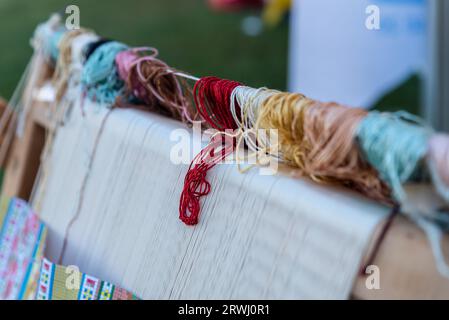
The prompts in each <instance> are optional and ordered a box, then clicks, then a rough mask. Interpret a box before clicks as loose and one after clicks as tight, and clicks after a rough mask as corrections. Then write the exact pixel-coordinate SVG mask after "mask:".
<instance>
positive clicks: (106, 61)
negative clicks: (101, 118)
mask: <svg viewBox="0 0 449 320" xmlns="http://www.w3.org/2000/svg"><path fill="white" fill-rule="evenodd" d="M127 49H128V47H127V46H126V45H124V44H123V43H120V42H115V41H113V42H108V43H105V44H103V45H101V46H100V47H98V48H97V49H96V50H95V51H94V52H93V53H92V55H91V56H90V57H89V59H88V60H87V61H86V64H85V65H84V70H83V73H82V75H81V83H82V85H83V87H84V90H85V92H86V94H87V96H88V97H89V98H91V99H92V100H94V101H97V102H99V103H106V104H108V105H112V104H113V103H114V102H115V101H116V99H117V97H119V96H122V95H123V94H124V89H125V87H124V85H125V84H124V82H123V80H122V79H120V77H119V75H118V72H117V67H116V64H115V58H116V56H117V54H118V53H119V52H121V51H125V50H127Z"/></svg>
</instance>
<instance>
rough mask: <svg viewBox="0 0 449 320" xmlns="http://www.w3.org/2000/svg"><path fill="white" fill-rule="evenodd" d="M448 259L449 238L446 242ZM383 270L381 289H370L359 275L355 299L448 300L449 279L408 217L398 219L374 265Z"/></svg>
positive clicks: (354, 291)
mask: <svg viewBox="0 0 449 320" xmlns="http://www.w3.org/2000/svg"><path fill="white" fill-rule="evenodd" d="M443 250H444V252H445V256H446V257H449V235H447V234H446V236H445V238H444V241H443ZM372 264H373V265H376V266H378V267H379V269H380V289H379V290H376V289H372V290H369V289H367V286H366V285H365V282H366V279H367V277H368V276H367V275H360V276H359V277H358V278H357V280H356V283H355V286H354V289H353V297H354V298H356V299H369V300H371V299H449V279H447V278H445V277H443V276H442V275H441V274H440V273H439V272H438V270H437V269H436V266H435V259H434V256H433V254H432V251H431V248H430V245H429V242H428V240H427V237H426V235H425V234H424V233H423V232H422V231H421V230H420V229H418V227H416V225H414V224H413V223H412V222H410V221H409V220H407V219H406V218H404V217H402V216H399V217H397V218H395V220H394V221H393V224H392V225H391V227H390V229H389V231H388V232H387V234H386V236H385V238H384V240H383V241H382V243H381V246H380V249H379V251H378V253H377V255H376V257H375V259H374V261H373V263H372Z"/></svg>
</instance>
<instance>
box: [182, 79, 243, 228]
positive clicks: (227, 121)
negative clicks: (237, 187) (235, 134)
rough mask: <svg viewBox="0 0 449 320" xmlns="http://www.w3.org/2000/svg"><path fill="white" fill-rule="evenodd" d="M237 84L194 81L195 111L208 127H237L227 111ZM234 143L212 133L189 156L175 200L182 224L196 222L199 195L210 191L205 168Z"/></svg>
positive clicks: (210, 80) (207, 168)
mask: <svg viewBox="0 0 449 320" xmlns="http://www.w3.org/2000/svg"><path fill="white" fill-rule="evenodd" d="M240 85H241V84H240V83H239V82H236V81H230V80H223V79H219V78H216V77H205V78H201V79H200V80H199V81H198V82H197V83H196V84H195V87H194V89H193V90H194V98H195V104H196V106H197V108H198V113H199V114H200V115H201V116H202V117H203V119H204V120H205V121H206V122H207V123H208V124H209V125H210V126H211V127H213V128H215V129H217V130H219V131H225V130H226V129H237V124H236V123H235V121H234V119H233V117H232V113H231V111H230V105H231V101H230V99H231V94H232V91H233V90H234V89H235V88H236V87H237V86H240ZM237 108H239V106H237ZM229 140H231V141H229ZM234 146H235V139H234V138H231V139H226V136H225V135H222V134H219V135H215V136H213V138H212V139H211V141H210V143H209V144H208V145H207V147H206V148H204V149H203V150H202V151H201V152H200V153H199V154H198V155H197V156H196V157H195V159H193V161H192V163H191V164H190V167H189V170H188V172H187V174H186V177H185V179H184V188H183V190H182V193H181V200H180V204H179V218H180V219H181V220H182V221H183V222H184V223H185V224H187V225H196V224H197V223H198V217H199V213H200V199H201V197H204V196H207V195H208V194H209V193H210V191H211V185H210V183H209V181H207V179H206V178H207V172H208V171H209V170H210V169H211V168H213V167H214V166H215V165H217V164H218V163H220V162H222V161H223V160H224V159H225V158H226V157H227V156H228V155H230V154H231V153H232V152H233V151H234Z"/></svg>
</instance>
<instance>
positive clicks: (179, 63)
mask: <svg viewBox="0 0 449 320" xmlns="http://www.w3.org/2000/svg"><path fill="white" fill-rule="evenodd" d="M69 4H75V5H78V6H79V8H80V11H81V25H82V26H83V27H88V28H92V29H94V30H95V31H96V32H97V33H98V34H100V35H102V36H104V37H108V38H112V39H115V40H118V41H122V42H125V43H127V44H129V45H131V46H153V47H156V48H158V49H159V52H160V58H161V59H162V60H164V61H166V62H167V63H168V64H169V65H172V66H173V67H175V68H178V69H181V70H184V71H186V72H189V73H192V74H194V75H198V76H206V75H216V76H218V77H223V78H228V79H234V80H238V81H241V82H244V83H245V84H247V85H250V86H254V87H259V86H267V87H270V88H276V89H280V90H284V89H285V87H286V78H287V48H288V25H287V24H286V23H284V24H283V25H281V26H279V27H277V28H274V29H268V30H264V31H263V33H262V34H261V35H260V36H257V37H249V36H246V35H244V34H243V33H242V32H241V22H242V19H243V18H244V17H245V16H247V15H249V14H257V13H255V12H240V13H216V12H213V11H211V10H210V9H209V8H208V7H207V5H206V1H205V0H170V1H167V0H150V1H148V0H146V1H145V0H97V1H88V0H74V1H71V2H70V3H68V2H67V1H61V0H39V1H30V0H0V43H1V44H2V45H1V49H0V96H4V97H6V98H9V97H10V95H11V94H12V91H13V90H14V88H15V86H16V84H17V83H18V81H19V78H20V76H21V74H22V72H23V70H24V68H25V66H26V63H27V62H28V60H29V58H30V56H31V54H32V50H31V48H30V45H29V40H30V38H31V36H32V34H33V31H34V29H35V27H36V26H37V24H38V23H40V22H43V21H45V20H46V19H47V18H48V17H49V15H50V14H51V13H52V12H56V11H60V10H62V9H63V8H65V6H67V5H69Z"/></svg>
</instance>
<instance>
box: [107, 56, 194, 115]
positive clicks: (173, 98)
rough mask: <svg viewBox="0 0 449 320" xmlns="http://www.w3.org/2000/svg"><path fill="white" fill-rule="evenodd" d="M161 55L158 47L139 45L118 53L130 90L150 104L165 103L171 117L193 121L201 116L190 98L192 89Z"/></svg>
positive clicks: (161, 104)
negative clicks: (178, 76)
mask: <svg viewBox="0 0 449 320" xmlns="http://www.w3.org/2000/svg"><path fill="white" fill-rule="evenodd" d="M157 55H158V51H157V50H156V49H154V48H135V49H132V50H127V51H124V52H121V53H120V54H118V55H117V58H116V62H117V66H118V70H119V75H120V77H121V79H122V80H123V81H125V83H126V88H127V92H128V93H129V94H132V95H133V96H135V97H136V98H137V99H139V100H140V101H142V102H144V103H145V104H146V105H147V106H150V107H153V108H154V107H155V106H161V107H163V108H164V109H165V110H167V111H168V113H169V115H170V116H171V117H173V118H175V119H179V120H181V121H183V122H187V123H193V121H195V119H196V117H197V115H196V114H195V112H194V110H193V107H192V102H191V99H189V98H190V96H191V88H190V87H189V85H188V83H187V81H185V80H184V79H181V80H180V79H178V78H177V77H176V75H175V74H174V70H173V68H170V67H169V66H168V65H167V64H166V63H165V62H163V61H161V60H159V59H157V58H156V57H157Z"/></svg>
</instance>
